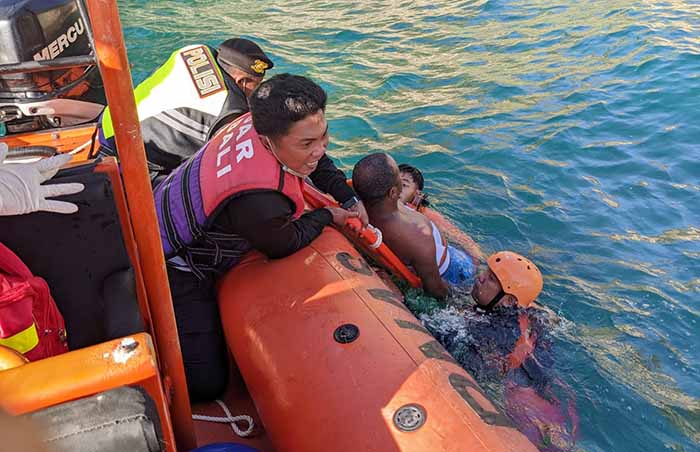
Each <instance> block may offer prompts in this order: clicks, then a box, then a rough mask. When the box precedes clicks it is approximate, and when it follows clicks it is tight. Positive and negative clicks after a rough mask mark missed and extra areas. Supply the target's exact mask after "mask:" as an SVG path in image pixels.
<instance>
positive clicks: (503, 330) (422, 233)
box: [353, 154, 577, 451]
mask: <svg viewBox="0 0 700 452" xmlns="http://www.w3.org/2000/svg"><path fill="white" fill-rule="evenodd" d="M402 169H403V174H400V170H399V167H398V166H397V165H396V163H395V162H394V160H393V159H392V158H391V157H390V156H388V155H386V154H372V155H369V156H367V157H365V158H364V159H362V160H360V161H359V162H358V163H357V165H356V166H355V168H354V170H353V187H354V188H355V191H356V192H357V194H358V196H359V197H360V198H361V199H362V200H363V202H364V203H365V206H366V208H367V213H368V217H369V220H370V222H371V223H372V224H373V225H375V226H377V227H379V228H380V229H381V230H382V235H383V238H384V241H385V243H387V245H388V246H389V247H390V248H391V249H392V250H393V251H394V252H395V253H396V254H397V255H398V256H399V258H401V259H402V260H403V261H404V263H406V264H408V265H411V266H412V267H413V268H414V270H415V271H416V272H417V273H418V276H420V277H421V279H422V281H423V287H424V289H425V290H426V292H428V294H430V295H433V296H438V297H442V296H445V295H446V294H447V292H448V287H447V286H448V284H447V281H446V280H445V279H447V278H445V273H443V272H441V271H440V270H439V266H440V265H439V261H440V257H439V256H440V252H439V250H441V249H443V248H444V247H441V243H444V242H442V240H441V235H440V231H438V230H437V228H436V227H435V225H434V223H433V222H432V221H430V220H429V219H428V218H426V217H425V216H423V215H422V214H421V213H419V212H418V211H416V210H414V209H413V208H409V207H406V206H405V205H404V202H409V203H410V202H411V201H414V202H415V201H416V199H418V202H417V206H421V202H420V198H421V197H420V196H416V193H415V191H413V193H408V194H407V193H406V192H404V193H402V182H403V190H404V191H405V190H406V186H407V185H408V188H409V190H408V191H411V188H417V189H418V190H422V187H421V183H422V177H421V178H419V179H418V181H417V183H416V181H415V179H413V177H414V176H415V175H416V171H411V170H409V169H408V168H407V167H406V166H404V167H403V168H402ZM418 174H419V173H418ZM402 175H403V176H404V177H403V179H404V180H403V181H402V180H401V179H402V178H401V176H402ZM408 177H410V178H411V180H409V181H406V179H407V178H408ZM406 182H409V183H408V184H407V183H406ZM411 183H413V184H416V187H412V184H411ZM453 249H454V248H453ZM448 253H449V254H450V257H452V255H451V250H449V251H448ZM466 262H470V263H471V261H470V260H469V259H466ZM458 263H459V266H458V268H459V269H461V270H462V272H461V273H462V275H465V274H467V273H468V274H470V275H471V274H473V267H471V266H470V267H469V268H467V267H466V266H465V265H464V261H462V260H460V261H458ZM487 266H488V268H487V269H486V270H485V271H483V272H482V273H480V274H479V275H478V276H476V278H475V279H474V283H473V287H472V290H471V295H472V297H473V299H474V301H475V303H476V304H475V307H474V308H467V309H464V310H457V309H456V308H454V307H451V308H448V309H440V310H437V311H435V312H434V313H432V314H430V315H427V314H423V315H421V318H422V320H423V322H424V323H425V325H426V327H427V328H428V329H429V330H430V331H431V332H432V333H433V335H434V336H435V338H436V339H438V341H440V342H441V343H442V344H443V346H445V348H446V349H447V350H448V351H449V352H450V353H451V354H452V356H454V357H455V359H457V360H458V361H459V362H460V363H461V364H462V366H463V367H464V368H465V369H466V370H468V371H469V372H470V373H471V374H472V375H473V376H474V377H475V378H476V380H477V381H478V382H479V383H480V384H482V385H483V386H485V387H493V383H494V382H495V383H497V384H500V387H501V388H503V391H504V394H505V397H504V399H505V402H504V407H505V410H506V412H507V414H508V415H509V416H510V417H511V418H512V419H513V421H514V422H515V424H516V425H517V426H518V428H519V429H520V430H521V431H523V432H524V433H525V434H526V435H527V436H528V437H529V438H530V439H531V440H532V441H533V442H534V443H536V444H538V445H539V446H540V448H542V449H543V450H549V451H557V450H559V451H561V450H568V449H569V448H570V447H569V446H571V445H573V444H574V439H573V438H574V435H575V430H576V423H577V420H576V413H575V406H574V404H573V402H571V401H572V400H573V398H569V404H568V406H567V408H566V409H564V408H563V406H564V405H562V403H561V402H560V401H559V398H558V396H557V395H556V394H555V391H554V387H555V386H556V387H557V388H560V389H561V388H563V389H564V391H565V392H566V391H567V390H568V388H567V387H566V386H565V385H563V384H559V385H555V384H554V383H555V382H558V380H555V379H554V378H553V377H552V376H551V375H550V372H549V371H548V369H549V368H550V367H551V365H552V362H553V360H552V358H551V355H550V354H549V353H548V350H549V345H550V341H549V339H548V335H547V334H546V332H547V330H548V325H549V319H548V315H547V313H546V312H545V311H543V310H541V309H536V308H535V304H534V303H535V300H536V298H537V297H538V296H539V294H540V292H541V291H542V286H543V281H542V275H541V273H540V271H539V269H538V268H537V266H536V265H535V264H534V263H533V262H531V261H530V260H529V259H527V258H525V257H523V256H521V255H519V254H516V253H513V252H509V251H502V252H499V253H496V254H494V255H492V256H491V257H489V258H488V260H487ZM464 269H466V271H465V270H464ZM441 276H442V277H441ZM470 282H471V278H469V277H466V278H463V279H462V280H461V281H460V283H461V284H462V285H463V286H464V284H469V283H470ZM566 394H570V392H566ZM566 394H565V395H566Z"/></svg>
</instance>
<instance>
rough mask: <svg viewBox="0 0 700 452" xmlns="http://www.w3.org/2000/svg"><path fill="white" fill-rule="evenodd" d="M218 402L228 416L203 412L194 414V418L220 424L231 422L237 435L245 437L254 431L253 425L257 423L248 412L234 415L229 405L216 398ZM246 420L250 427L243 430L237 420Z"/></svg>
mask: <svg viewBox="0 0 700 452" xmlns="http://www.w3.org/2000/svg"><path fill="white" fill-rule="evenodd" d="M216 403H218V404H219V406H220V407H221V409H223V410H224V413H226V416H225V417H223V416H205V415H203V414H193V415H192V419H194V420H195V421H206V422H216V423H219V424H229V425H230V426H231V428H232V429H233V433H235V434H236V435H238V436H240V437H241V438H245V437H246V436H248V435H250V434H251V433H253V427H255V423H254V422H253V418H252V417H250V416H248V415H247V414H241V415H238V416H232V415H231V412H230V411H229V409H228V407H227V406H226V404H225V403H224V402H222V401H221V400H218V399H217V400H216ZM241 421H245V422H247V423H248V428H247V429H246V430H241V429H240V428H239V427H238V425H236V422H241Z"/></svg>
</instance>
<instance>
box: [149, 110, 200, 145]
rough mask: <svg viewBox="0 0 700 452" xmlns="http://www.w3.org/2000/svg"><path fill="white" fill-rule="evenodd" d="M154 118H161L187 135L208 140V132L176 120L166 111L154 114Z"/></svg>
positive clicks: (161, 120) (163, 121)
mask: <svg viewBox="0 0 700 452" xmlns="http://www.w3.org/2000/svg"><path fill="white" fill-rule="evenodd" d="M154 118H155V119H157V120H159V121H160V122H162V123H163V124H166V125H168V126H170V127H171V128H173V129H175V130H177V131H178V132H181V133H184V134H185V135H189V136H191V137H192V138H195V139H197V140H199V141H207V134H206V133H202V132H200V131H199V130H194V129H191V128H190V127H189V126H186V125H185V124H182V123H180V122H178V121H176V120H175V119H173V118H171V117H170V116H168V115H166V114H165V112H163V113H160V114H158V115H156V116H154Z"/></svg>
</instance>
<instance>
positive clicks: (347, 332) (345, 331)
mask: <svg viewBox="0 0 700 452" xmlns="http://www.w3.org/2000/svg"><path fill="white" fill-rule="evenodd" d="M359 336H360V329H359V328H358V327H357V325H353V324H352V323H346V324H344V325H340V326H339V327H338V328H336V329H335V331H334V332H333V337H334V338H335V341H336V342H339V343H341V344H349V343H350V342H352V341H354V340H355V339H357V338H358V337H359Z"/></svg>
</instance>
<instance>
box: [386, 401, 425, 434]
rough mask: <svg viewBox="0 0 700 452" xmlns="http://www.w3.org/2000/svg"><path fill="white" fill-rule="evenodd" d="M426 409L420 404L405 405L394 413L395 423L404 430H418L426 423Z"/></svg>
mask: <svg viewBox="0 0 700 452" xmlns="http://www.w3.org/2000/svg"><path fill="white" fill-rule="evenodd" d="M425 418H426V415H425V409H424V408H423V407H422V406H420V405H415V404H409V405H404V406H402V407H401V408H399V409H398V410H396V413H394V425H396V428H398V429H399V430H401V431H402V432H412V431H414V430H418V429H419V428H421V427H422V426H423V424H425Z"/></svg>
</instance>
